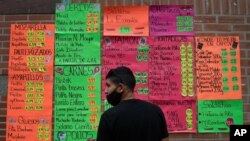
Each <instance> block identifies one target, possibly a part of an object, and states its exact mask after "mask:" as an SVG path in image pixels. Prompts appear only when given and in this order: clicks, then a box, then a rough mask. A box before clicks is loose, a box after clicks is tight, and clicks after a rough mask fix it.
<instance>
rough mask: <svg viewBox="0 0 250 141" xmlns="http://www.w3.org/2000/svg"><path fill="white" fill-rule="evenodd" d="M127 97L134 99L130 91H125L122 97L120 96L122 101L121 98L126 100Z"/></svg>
mask: <svg viewBox="0 0 250 141" xmlns="http://www.w3.org/2000/svg"><path fill="white" fill-rule="evenodd" d="M128 99H134V96H133V92H132V91H127V92H126V93H125V94H124V95H123V97H122V101H123V100H128Z"/></svg>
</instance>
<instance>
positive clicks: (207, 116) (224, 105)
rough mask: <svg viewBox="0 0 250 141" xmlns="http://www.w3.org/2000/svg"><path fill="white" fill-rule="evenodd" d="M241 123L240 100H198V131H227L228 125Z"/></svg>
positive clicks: (241, 109) (241, 110)
mask: <svg viewBox="0 0 250 141" xmlns="http://www.w3.org/2000/svg"><path fill="white" fill-rule="evenodd" d="M242 124H243V103H242V100H199V101H198V130H199V132H200V133H212V132H216V133H218V132H226V133H229V129H230V125H242Z"/></svg>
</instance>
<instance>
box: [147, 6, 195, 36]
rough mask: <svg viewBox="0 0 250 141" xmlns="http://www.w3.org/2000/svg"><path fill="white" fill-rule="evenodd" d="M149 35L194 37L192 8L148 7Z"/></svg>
mask: <svg viewBox="0 0 250 141" xmlns="http://www.w3.org/2000/svg"><path fill="white" fill-rule="evenodd" d="M149 14H150V16H149V21H150V35H151V36H164V35H167V36H169V35H192V36H193V35H194V29H193V28H194V24H193V18H194V7H193V6H191V5H178V6H177V5H153V6H150V7H149Z"/></svg>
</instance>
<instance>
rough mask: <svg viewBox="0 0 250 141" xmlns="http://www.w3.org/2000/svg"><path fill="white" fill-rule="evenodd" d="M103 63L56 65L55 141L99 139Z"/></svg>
mask: <svg viewBox="0 0 250 141" xmlns="http://www.w3.org/2000/svg"><path fill="white" fill-rule="evenodd" d="M100 86H101V68H100V66H77V65H74V66H55V88H54V90H55V94H54V95H55V102H54V104H55V109H54V119H55V120H54V121H55V123H54V139H55V141H82V140H84V141H87V140H88V139H94V138H96V132H97V126H98V124H99V118H100V113H101V98H100V97H101V96H100V94H101V87H100Z"/></svg>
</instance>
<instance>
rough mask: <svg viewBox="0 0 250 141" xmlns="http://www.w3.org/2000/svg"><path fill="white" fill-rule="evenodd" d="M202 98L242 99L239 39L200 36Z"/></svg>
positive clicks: (198, 64) (198, 66)
mask: <svg viewBox="0 0 250 141" xmlns="http://www.w3.org/2000/svg"><path fill="white" fill-rule="evenodd" d="M196 50H197V51H196V59H197V62H196V74H197V77H196V79H197V94H198V99H203V100H213V99H214V100H215V99H221V100H222V99H241V98H242V94H241V71H240V47H239V37H238V36H219V37H196Z"/></svg>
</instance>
